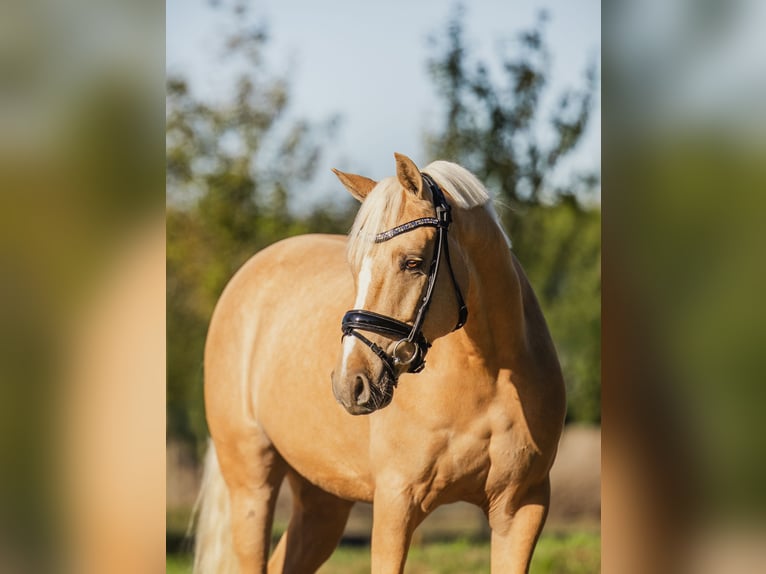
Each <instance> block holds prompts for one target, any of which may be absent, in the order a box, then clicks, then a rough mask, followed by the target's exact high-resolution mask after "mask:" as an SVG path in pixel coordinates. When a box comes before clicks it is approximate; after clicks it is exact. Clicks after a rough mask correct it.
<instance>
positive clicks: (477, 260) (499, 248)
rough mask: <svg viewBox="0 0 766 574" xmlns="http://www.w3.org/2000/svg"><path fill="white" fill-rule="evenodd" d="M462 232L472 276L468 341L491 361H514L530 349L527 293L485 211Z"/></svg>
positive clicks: (506, 248)
mask: <svg viewBox="0 0 766 574" xmlns="http://www.w3.org/2000/svg"><path fill="white" fill-rule="evenodd" d="M461 231H462V232H463V234H464V237H462V238H460V243H461V246H462V247H463V249H464V251H465V253H466V255H467V259H468V265H469V269H470V273H471V280H470V287H469V290H468V296H467V304H468V310H469V316H470V320H469V321H468V322H467V323H466V325H465V330H466V335H467V336H468V337H469V338H470V339H471V341H472V342H473V344H474V345H475V346H476V347H477V348H478V349H479V350H480V351H482V352H483V354H485V355H486V356H490V357H495V358H496V359H498V360H500V361H502V362H504V360H506V359H513V358H514V357H515V356H517V355H518V353H521V352H523V351H524V349H525V348H526V342H525V341H526V323H525V313H524V297H523V289H522V283H521V278H520V277H519V273H518V270H517V268H516V266H515V265H514V260H513V254H512V253H511V250H510V248H509V247H508V245H507V244H506V240H505V237H504V235H503V233H502V231H501V230H500V228H499V227H497V224H496V223H495V222H494V220H493V219H492V217H491V216H490V215H489V214H488V213H487V212H486V211H485V210H474V211H473V213H471V218H470V221H469V224H468V225H466V226H464V228H463V229H461Z"/></svg>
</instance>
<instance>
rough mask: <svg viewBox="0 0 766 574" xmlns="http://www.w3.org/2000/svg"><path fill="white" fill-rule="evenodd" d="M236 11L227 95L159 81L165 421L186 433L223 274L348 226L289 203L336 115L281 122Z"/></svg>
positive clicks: (277, 95) (285, 94)
mask: <svg viewBox="0 0 766 574" xmlns="http://www.w3.org/2000/svg"><path fill="white" fill-rule="evenodd" d="M243 10H244V8H243V7H242V6H238V7H235V11H234V24H233V30H234V32H233V34H232V35H231V36H230V37H229V38H228V39H227V40H226V49H225V52H224V54H223V55H222V56H223V58H225V60H226V61H227V62H232V61H234V62H237V61H239V62H241V64H242V65H241V70H242V71H241V72H240V73H239V74H238V75H237V77H236V78H235V80H234V81H233V89H232V90H231V96H230V97H228V98H224V99H223V100H219V101H216V102H207V101H204V100H202V99H201V98H199V97H198V96H197V95H196V94H195V93H194V92H193V90H192V89H191V87H190V85H189V82H188V81H187V80H186V79H185V78H183V77H178V76H175V77H171V78H169V79H168V81H167V111H166V147H167V154H166V155H167V187H168V205H167V300H168V306H167V309H168V310H167V331H168V385H167V393H168V397H167V401H168V423H167V424H168V433H169V434H170V435H173V436H176V437H179V438H185V439H187V440H190V441H196V440H198V439H201V438H203V437H204V436H205V422H204V412H203V404H202V356H203V348H204V340H205V333H206V330H207V325H208V322H209V319H210V315H211V313H212V310H213V307H214V305H215V302H216V301H217V299H218V297H219V295H220V293H221V291H222V289H223V287H224V285H225V284H226V282H227V281H228V280H229V279H230V278H231V276H232V275H233V274H234V272H235V271H236V270H237V269H238V268H239V267H240V266H241V265H242V264H243V263H244V262H245V261H246V260H247V259H248V258H249V257H250V256H251V255H253V254H254V253H255V252H256V251H258V250H259V249H261V248H263V247H265V246H267V245H269V244H271V243H274V242H275V241H277V240H279V239H282V238H284V237H287V236H290V235H295V234H299V233H306V232H308V231H324V232H334V233H344V232H345V231H346V230H347V229H348V227H349V226H350V219H349V218H350V212H349V210H343V209H341V210H339V211H338V210H334V209H332V208H330V207H328V206H322V205H319V206H317V207H315V209H314V210H313V212H312V213H310V214H309V215H306V216H297V215H295V214H294V213H293V211H292V210H291V209H290V206H289V203H290V195H291V193H292V191H293V190H294V189H296V188H298V187H299V186H303V185H306V183H307V182H308V181H309V180H310V179H311V177H312V176H313V174H314V171H315V167H316V165H317V161H318V159H319V142H320V141H323V140H324V139H325V138H326V137H328V136H329V135H330V134H331V132H332V129H333V127H334V123H335V122H334V121H329V122H327V123H326V124H324V125H319V126H317V125H311V124H309V123H308V122H306V121H302V120H288V119H287V118H286V110H287V109H288V103H289V87H288V85H287V82H286V81H285V80H284V78H280V77H270V76H269V74H268V73H267V70H266V67H265V65H264V57H263V55H264V49H265V46H266V42H267V36H266V33H265V31H264V29H263V28H261V27H252V26H248V25H247V21H248V19H247V18H246V17H245V14H244V12H243ZM349 207H351V205H350V202H349Z"/></svg>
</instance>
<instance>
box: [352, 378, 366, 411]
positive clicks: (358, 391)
mask: <svg viewBox="0 0 766 574" xmlns="http://www.w3.org/2000/svg"><path fill="white" fill-rule="evenodd" d="M369 400H370V383H369V381H368V380H367V377H365V376H364V375H357V376H356V378H355V379H354V401H356V404H358V405H363V404H366V403H367V401H369Z"/></svg>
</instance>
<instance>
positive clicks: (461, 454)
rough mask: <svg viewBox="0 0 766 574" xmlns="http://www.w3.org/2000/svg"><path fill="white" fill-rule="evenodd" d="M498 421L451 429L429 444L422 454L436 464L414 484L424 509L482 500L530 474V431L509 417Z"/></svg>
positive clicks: (532, 450) (415, 492)
mask: <svg viewBox="0 0 766 574" xmlns="http://www.w3.org/2000/svg"><path fill="white" fill-rule="evenodd" d="M493 426H494V425H492V424H491V421H487V422H485V423H483V424H477V425H475V426H473V427H471V428H468V429H466V430H464V431H456V430H454V429H452V430H450V431H447V432H445V437H444V438H443V440H441V441H435V443H434V444H432V445H431V447H430V448H426V449H424V450H425V452H423V455H422V456H423V458H424V459H426V458H430V459H431V460H432V464H430V465H427V466H426V468H425V469H424V472H422V474H421V478H420V479H419V480H416V481H415V488H414V494H415V498H416V499H419V500H420V501H421V506H422V508H423V510H425V511H427V512H428V511H430V510H432V509H433V508H435V507H436V506H439V505H440V504H447V503H450V502H455V501H458V500H465V501H469V502H474V503H476V504H480V505H481V504H482V503H483V502H484V501H486V500H487V499H488V498H492V497H493V496H495V495H496V494H497V493H499V492H502V491H504V490H507V489H508V488H513V487H514V485H517V484H519V483H520V482H521V481H522V480H523V478H524V477H525V476H526V475H527V474H528V471H529V469H530V468H531V467H532V465H533V464H534V460H535V449H534V448H533V446H532V445H530V444H529V442H528V440H527V438H526V437H527V436H528V435H527V433H526V432H524V431H523V430H522V429H520V428H516V427H515V426H514V425H512V424H511V423H510V422H509V421H507V424H502V425H500V426H499V427H497V426H495V427H494V428H493Z"/></svg>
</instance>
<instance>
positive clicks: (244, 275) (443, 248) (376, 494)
mask: <svg viewBox="0 0 766 574" xmlns="http://www.w3.org/2000/svg"><path fill="white" fill-rule="evenodd" d="M396 172H397V173H396V177H389V178H386V179H383V180H382V181H380V182H379V183H376V182H374V181H372V180H370V179H368V178H365V177H362V176H358V175H351V174H346V173H342V172H337V171H336V174H337V175H338V177H339V179H340V180H341V182H342V183H343V184H344V185H345V187H346V188H347V189H348V190H349V191H350V192H351V194H352V195H353V196H354V197H356V198H357V199H358V200H360V201H362V206H361V208H360V210H359V214H358V215H357V218H356V221H355V223H354V226H353V228H352V230H351V233H350V236H349V238H345V237H339V236H329V235H308V236H302V237H296V238H292V239H288V240H285V241H282V242H280V243H277V244H275V245H273V246H271V247H269V248H268V249H265V250H263V251H261V252H260V253H258V254H257V255H256V256H254V257H253V258H252V259H251V260H250V261H249V262H248V263H247V264H245V265H244V266H243V267H242V269H241V270H240V271H239V272H238V273H237V274H236V275H235V276H234V278H233V279H232V280H231V282H230V283H229V285H228V286H227V287H226V289H225V291H224V293H223V295H222V296H221V299H220V301H219V303H218V306H217V308H216V310H215V313H214V315H213V319H212V322H211V324H210V330H209V333H208V340H207V347H206V351H205V401H206V408H207V419H208V423H209V428H210V433H211V436H212V443H213V446H212V447H211V448H210V449H209V452H208V456H207V459H206V465H205V476H204V479H203V491H202V493H201V509H200V515H199V521H198V527H197V553H196V554H197V555H196V557H195V572H204V573H206V574H212V573H222V572H237V571H238V572H240V573H242V574H245V573H249V572H267V571H268V572H297V573H305V572H313V571H315V570H316V569H317V568H319V566H320V565H321V564H322V563H323V562H324V561H325V560H326V559H327V558H328V557H329V556H330V554H332V552H333V550H334V549H335V547H336V545H337V544H338V541H339V539H340V537H341V535H342V533H343V529H344V526H345V524H346V519H347V518H348V514H349V511H350V510H351V507H352V505H353V504H354V501H358V500H361V501H366V502H372V503H373V505H374V506H373V509H374V519H373V527H372V572H374V573H379V574H383V573H393V572H402V571H403V568H404V562H405V560H406V557H407V550H408V547H409V543H410V539H411V536H412V533H413V531H414V530H415V528H416V527H417V526H418V524H420V522H421V521H422V520H423V519H424V518H425V517H426V516H427V515H428V514H429V513H430V512H431V511H433V510H434V509H435V508H436V507H438V506H439V505H442V504H448V503H451V502H455V501H460V500H463V501H468V502H471V503H473V504H476V505H478V506H479V507H480V508H481V509H482V510H483V511H484V512H485V513H486V515H487V517H488V519H489V524H490V526H491V529H492V542H491V564H492V572H495V573H501V572H502V573H520V572H526V571H527V570H528V567H529V562H530V559H531V556H532V551H533V549H534V546H535V543H536V540H537V537H538V535H539V533H540V530H541V528H542V526H543V522H544V521H545V517H546V514H547V509H548V500H549V492H550V489H549V479H548V475H549V470H550V468H551V464H552V463H553V459H554V456H555V453H556V448H557V444H558V440H559V435H560V433H561V429H562V425H563V420H564V410H565V397H564V385H563V381H562V376H561V371H560V368H559V364H558V360H557V358H556V352H555V350H554V346H553V343H552V342H551V338H550V335H549V333H548V329H547V327H546V324H545V320H544V319H543V315H542V313H541V311H540V307H539V305H538V303H537V300H536V298H535V295H534V294H533V292H532V289H531V287H530V285H529V282H528V281H527V278H526V277H525V275H524V272H523V271H522V269H521V266H520V265H519V263H518V261H517V260H516V258H515V257H514V255H513V254H512V252H511V250H510V249H509V242H508V238H507V236H506V235H505V233H504V232H503V230H502V228H501V227H500V225H499V223H498V220H497V217H496V215H495V212H494V210H493V209H492V206H491V202H490V198H489V196H488V194H487V192H486V190H485V189H484V187H483V186H482V184H481V183H480V182H479V181H478V180H477V179H476V178H475V177H474V176H473V175H472V174H470V173H469V172H468V171H467V170H465V169H464V168H462V167H460V166H458V165H455V164H452V163H447V162H443V161H438V162H435V163H432V164H431V165H429V166H428V167H426V168H425V169H424V170H423V173H421V172H420V171H419V170H418V168H417V167H416V166H415V164H414V163H413V162H412V161H411V160H410V159H409V158H407V157H405V156H402V155H396ZM450 211H451V213H450ZM354 293H356V296H355V295H354ZM354 301H355V302H354ZM352 302H353V308H352V310H351V311H349V312H347V313H346V311H347V310H348V309H349V307H350V306H351V304H352ZM466 310H467V320H466ZM344 313H345V315H344ZM341 318H343V319H342V321H341ZM464 321H465V325H462V323H463V322H464ZM341 324H342V331H341ZM341 334H343V343H342V344H341V343H340V339H341ZM426 353H428V356H427V361H425V358H426V357H425V354H426ZM394 390H395V391H396V392H394ZM338 403H340V404H338ZM351 415H367V416H351ZM285 476H287V478H288V480H289V482H290V486H291V487H292V491H293V495H294V502H293V513H292V517H291V519H290V523H289V526H288V529H287V531H286V532H285V534H284V535H283V536H282V538H281V540H280V541H279V544H278V545H277V547H276V549H275V550H274V552H273V554H272V556H271V559H270V560H269V559H268V555H269V545H270V544H269V543H270V537H271V526H272V519H273V514H274V504H275V499H276V497H277V492H278V490H279V487H280V484H281V483H282V480H283V478H284V477H285ZM267 561H268V562H267Z"/></svg>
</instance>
